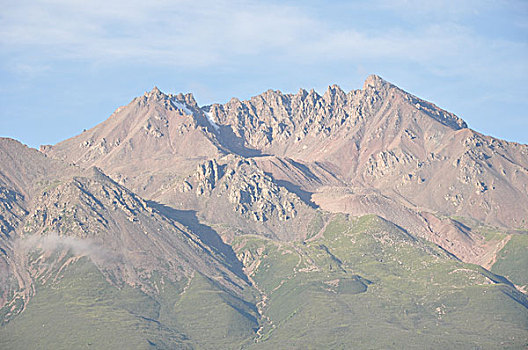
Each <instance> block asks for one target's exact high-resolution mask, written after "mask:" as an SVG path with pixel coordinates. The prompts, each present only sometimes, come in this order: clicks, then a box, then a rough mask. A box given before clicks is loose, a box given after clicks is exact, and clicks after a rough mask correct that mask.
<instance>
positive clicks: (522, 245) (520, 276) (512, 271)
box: [491, 234, 528, 289]
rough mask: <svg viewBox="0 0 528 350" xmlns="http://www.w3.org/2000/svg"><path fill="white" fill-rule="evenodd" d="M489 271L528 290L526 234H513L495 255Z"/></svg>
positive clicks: (527, 244)
mask: <svg viewBox="0 0 528 350" xmlns="http://www.w3.org/2000/svg"><path fill="white" fill-rule="evenodd" d="M491 271H493V272H495V273H497V274H500V275H503V276H505V277H507V278H508V279H509V280H510V281H512V282H513V283H515V284H516V285H519V286H522V287H524V288H525V289H527V288H528V234H515V235H512V237H511V239H510V240H509V241H508V243H506V245H505V246H504V248H502V249H501V250H500V251H499V253H498V254H497V260H496V262H495V264H493V266H492V267H491Z"/></svg>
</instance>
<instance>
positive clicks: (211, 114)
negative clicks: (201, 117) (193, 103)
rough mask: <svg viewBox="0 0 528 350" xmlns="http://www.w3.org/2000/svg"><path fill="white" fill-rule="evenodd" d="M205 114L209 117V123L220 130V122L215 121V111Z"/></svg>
mask: <svg viewBox="0 0 528 350" xmlns="http://www.w3.org/2000/svg"><path fill="white" fill-rule="evenodd" d="M205 116H206V117H207V120H208V121H209V124H211V126H212V127H213V128H214V129H215V130H216V131H218V129H219V126H218V124H216V123H215V121H214V120H213V112H205Z"/></svg>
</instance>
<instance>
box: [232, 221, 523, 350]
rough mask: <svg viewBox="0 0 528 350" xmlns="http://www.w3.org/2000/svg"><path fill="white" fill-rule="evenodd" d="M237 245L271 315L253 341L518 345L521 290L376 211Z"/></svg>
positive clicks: (316, 345)
mask: <svg viewBox="0 0 528 350" xmlns="http://www.w3.org/2000/svg"><path fill="white" fill-rule="evenodd" d="M235 246H237V247H238V252H239V256H243V257H245V260H246V266H247V267H248V268H250V270H251V271H252V278H253V280H254V281H255V282H256V283H257V285H258V287H259V288H260V289H261V291H262V293H263V295H264V296H265V297H264V307H263V312H264V314H265V316H267V317H269V321H268V322H267V323H266V324H264V327H263V329H262V330H261V331H260V332H259V334H261V337H260V338H259V339H258V342H257V343H255V344H254V346H255V348H270V349H273V348H302V349H310V348H313V349H320V348H332V349H336V348H337V349H339V348H343V349H348V348H407V349H408V348H416V349H423V348H433V349H435V348H445V347H447V348H484V349H486V348H489V349H491V348H498V347H499V348H508V347H510V348H518V347H520V346H523V345H525V344H526V343H527V341H526V339H527V335H528V334H527V332H526V329H527V327H528V312H527V308H526V306H524V305H522V304H521V303H520V302H519V301H521V302H523V301H524V302H525V298H524V296H523V295H520V293H518V292H515V290H513V289H512V288H511V286H509V285H507V284H495V283H493V282H492V281H491V279H497V278H496V277H495V276H493V275H492V274H490V273H489V272H487V271H485V270H483V269H482V268H480V267H478V266H475V265H469V264H464V263H461V262H458V261H456V260H454V259H452V258H451V257H449V256H448V255H447V254H445V253H444V252H443V251H442V250H440V249H438V248H436V247H435V246H432V245H430V244H428V243H426V242H422V241H419V240H416V239H414V238H413V237H411V236H409V235H408V234H407V233H405V232H403V231H402V230H400V229H399V228H398V227H396V226H394V225H392V224H390V223H388V222H386V221H384V220H383V219H381V218H378V217H376V216H366V217H362V218H359V219H349V218H347V217H345V216H337V217H336V218H335V219H334V220H333V221H332V222H331V223H330V224H329V225H328V226H327V227H326V231H325V232H324V236H323V237H322V238H320V239H318V240H313V241H310V242H307V243H305V244H301V243H298V244H297V243H293V244H282V245H278V244H277V243H275V242H271V241H265V240H262V239H259V238H255V237H239V238H238V239H237V242H235Z"/></svg>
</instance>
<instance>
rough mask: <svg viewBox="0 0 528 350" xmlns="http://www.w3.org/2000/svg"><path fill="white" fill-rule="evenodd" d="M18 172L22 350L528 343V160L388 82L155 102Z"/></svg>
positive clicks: (6, 261)
mask: <svg viewBox="0 0 528 350" xmlns="http://www.w3.org/2000/svg"><path fill="white" fill-rule="evenodd" d="M0 160H1V162H0V204H1V205H0V229H1V236H0V237H1V238H0V248H1V250H0V253H1V255H0V271H1V273H0V278H1V281H2V284H1V285H0V288H1V289H0V292H1V293H2V298H1V299H0V315H2V320H3V321H2V326H1V327H0V347H2V348H6V349H18V348H31V347H32V346H33V345H34V344H37V343H38V344H41V347H42V348H50V349H51V348H54V349H55V348H77V347H85V346H90V347H92V348H101V349H105V348H113V347H121V348H122V347H126V348H138V349H147V348H149V349H151V348H155V349H167V348H171V349H172V348H215V349H216V348H235V349H239V348H257V349H261V348H310V347H314V348H343V347H348V346H349V345H350V344H351V343H353V344H357V347H359V348H411V349H412V348H416V349H421V348H435V349H436V348H445V347H451V348H452V347H456V348H484V349H485V348H497V347H501V348H519V347H522V346H525V345H526V341H525V340H526V339H527V337H528V333H527V332H526V328H527V326H528V322H527V321H528V298H527V296H526V294H525V293H526V288H527V287H528V280H527V279H526V275H525V273H524V271H525V267H526V264H527V263H528V254H527V251H528V250H527V249H526V248H527V247H528V239H527V237H528V230H527V229H528V227H527V225H528V223H527V222H526V218H527V217H528V195H527V193H528V192H527V191H526V187H527V184H528V146H527V145H521V144H516V143H510V142H506V141H502V140H498V139H494V138H491V137H489V136H485V135H481V134H479V133H477V132H475V131H473V130H471V129H469V128H468V126H467V125H466V123H465V122H464V121H463V120H462V119H461V118H459V117H458V116H456V115H454V114H453V113H450V112H447V111H444V110H442V109H440V108H439V107H437V106H435V105H433V104H432V103H429V102H427V101H423V100H421V99H419V98H417V97H415V96H413V95H411V94H409V93H407V92H405V91H403V90H401V89H399V88H398V87H396V86H394V85H392V84H390V83H388V82H386V81H384V80H383V79H382V78H380V77H378V76H370V77H368V78H367V80H366V81H365V84H364V86H363V88H362V89H360V90H354V91H350V92H344V91H343V90H341V89H340V88H339V87H338V86H335V85H334V86H330V87H329V88H328V91H326V93H325V94H324V95H323V96H320V95H318V94H317V93H316V92H315V91H314V90H311V91H309V92H308V91H305V90H302V89H301V90H300V91H299V92H298V93H297V94H283V93H281V92H280V91H273V90H268V91H267V92H265V93H263V94H261V95H259V96H255V97H253V98H251V99H250V100H247V101H240V100H238V99H235V98H234V99H232V100H231V101H229V102H227V103H226V104H223V105H222V104H213V105H209V106H199V105H198V104H197V103H196V101H195V100H194V97H193V96H192V95H191V94H185V95H184V94H178V95H171V94H165V93H163V92H161V91H160V90H159V89H157V88H154V89H153V90H152V91H150V92H147V93H145V94H144V95H143V96H141V97H137V98H135V99H133V100H132V101H131V102H130V103H129V104H128V105H126V106H124V107H120V108H118V109H117V110H116V111H115V112H114V113H113V114H112V115H111V116H110V118H108V119H107V120H106V121H104V122H102V123H101V124H99V125H97V126H95V127H93V128H92V129H89V130H86V131H84V132H83V133H81V134H80V135H77V136H75V137H72V138H70V139H68V140H65V141H63V142H60V143H58V144H56V145H52V146H42V147H41V149H40V151H37V150H33V149H30V148H28V147H26V146H24V145H22V144H20V143H19V142H17V141H15V140H10V139H0ZM29 329H32V330H35V331H34V332H31V334H29V332H28V330H29Z"/></svg>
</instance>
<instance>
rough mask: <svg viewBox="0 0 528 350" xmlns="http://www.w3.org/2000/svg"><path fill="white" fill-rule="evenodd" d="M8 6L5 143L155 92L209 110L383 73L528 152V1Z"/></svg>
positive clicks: (90, 120) (1, 124) (0, 63)
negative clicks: (268, 93)
mask: <svg viewBox="0 0 528 350" xmlns="http://www.w3.org/2000/svg"><path fill="white" fill-rule="evenodd" d="M0 2H1V8H2V10H1V12H0V136H9V137H13V138H17V139H19V140H21V141H22V142H24V143H26V144H28V145H30V146H33V147H38V145H40V144H53V143H56V142H58V141H60V140H63V139H65V138H68V137H70V136H73V135H75V134H78V133H80V132H81V131H82V130H83V129H84V128H89V127H92V126H94V125H95V124H97V123H99V122H101V121H103V120H105V119H106V118H107V117H108V116H110V114H111V113H112V112H113V111H114V110H115V109H116V108H117V107H119V106H121V105H125V104H127V103H128V102H130V100H131V99H132V98H134V97H135V96H138V95H142V94H143V93H144V92H145V91H147V90H150V89H152V87H153V86H154V85H157V86H158V87H159V88H160V89H161V90H163V91H165V92H167V93H177V92H193V94H194V95H195V98H196V99H197V101H198V103H199V104H201V105H205V104H209V103H212V102H226V101H227V100H229V99H230V98H231V97H234V96H236V97H238V98H240V99H246V98H249V97H251V96H253V95H256V94H259V93H261V92H263V91H265V90H267V89H270V88H272V89H274V90H281V91H282V92H285V93H286V92H296V91H297V90H298V89H299V88H301V87H303V88H306V89H310V88H315V89H316V90H317V91H318V92H319V93H321V94H322V93H324V91H325V90H326V88H327V86H328V85H331V84H334V83H336V84H339V85H340V86H341V87H342V88H343V89H344V90H346V91H348V90H352V89H359V88H361V87H362V85H363V81H364V79H365V78H366V77H367V76H368V75H369V74H372V73H375V74H378V75H380V76H382V77H383V78H385V79H386V80H388V81H390V82H392V83H395V84H396V85H398V86H400V87H401V88H403V89H405V90H407V91H409V92H411V93H413V94H415V95H417V96H419V97H421V98H424V99H426V100H430V101H432V102H434V103H436V104H437V105H439V106H440V107H442V108H444V109H447V110H449V111H451V112H454V113H455V114H457V115H458V116H460V117H462V118H463V119H464V120H466V122H467V123H468V124H469V126H470V127H471V128H473V129H475V130H477V131H480V132H483V133H486V134H491V135H493V136H496V137H500V138H505V139H507V140H512V141H518V142H523V143H528V1H525V0H518V1H498V0H497V1H493V0H467V1H465V0H458V1H455V0H453V1H443V0H436V1H418V0H416V1H415V0H407V1H405V0H387V1H385V0H370V1H310V0H304V1H222V0H214V1H212V0H205V1H199V0H194V1H183V0H182V1H179V0H141V1H136V0H126V1H125V0H118V1H112V0H104V1H102V0H91V1H84V0H83V1H76V0H48V1H42V0H30V1H26V0H16V1H12V0H10V1H8V0H0Z"/></svg>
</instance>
